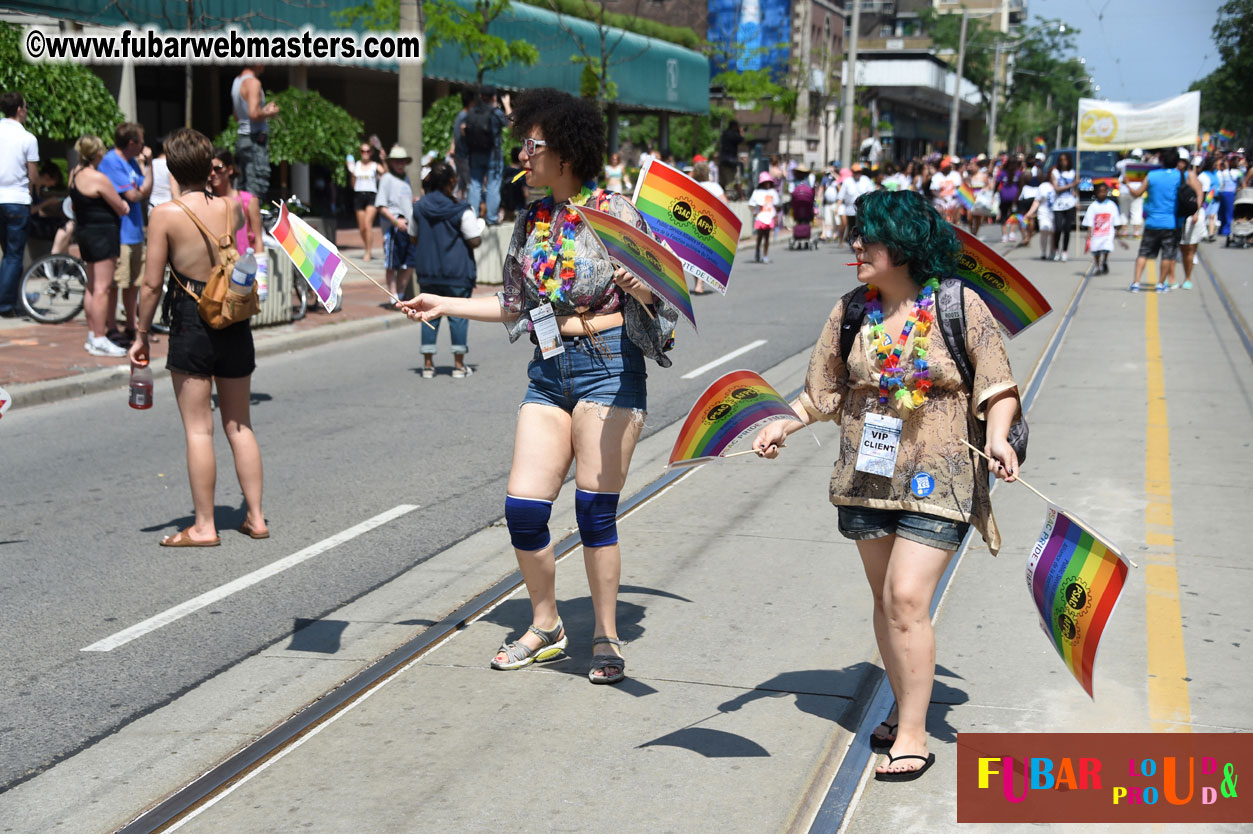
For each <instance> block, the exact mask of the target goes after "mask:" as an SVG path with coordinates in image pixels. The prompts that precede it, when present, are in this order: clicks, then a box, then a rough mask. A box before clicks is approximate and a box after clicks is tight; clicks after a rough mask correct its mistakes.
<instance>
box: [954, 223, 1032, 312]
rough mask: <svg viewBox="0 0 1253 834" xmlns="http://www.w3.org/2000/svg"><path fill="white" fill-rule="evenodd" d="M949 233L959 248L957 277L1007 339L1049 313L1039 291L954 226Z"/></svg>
mask: <svg viewBox="0 0 1253 834" xmlns="http://www.w3.org/2000/svg"><path fill="white" fill-rule="evenodd" d="M953 231H955V232H957V239H958V240H959V241H961V245H962V248H961V251H960V252H959V253H958V254H957V277H958V278H960V279H961V280H962V281H963V282H964V283H966V284H968V285H969V286H970V288H971V289H973V290H974V291H975V292H977V293H979V296H980V297H981V298H982V299H983V301H984V303H985V304H987V305H988V309H989V310H991V311H992V315H993V316H995V317H996V320H997V321H999V322H1000V323H1001V326H1002V327H1004V328H1005V330H1006V332H1007V333H1009V335H1010V336H1017V335H1018V334H1019V333H1021V332H1022V331H1023V330H1026V329H1027V328H1028V327H1030V326H1031V325H1033V324H1035V323H1036V322H1037V321H1039V320H1040V319H1042V318H1044V316H1046V315H1048V314H1049V313H1050V312H1052V310H1053V308H1052V306H1050V305H1049V303H1048V301H1047V300H1046V299H1045V298H1044V296H1043V295H1041V294H1040V291H1039V290H1037V289H1036V288H1035V287H1033V286H1032V285H1031V282H1030V281H1028V280H1027V279H1026V277H1025V276H1024V275H1023V274H1022V273H1021V272H1019V271H1018V270H1017V269H1014V267H1012V266H1010V264H1009V262H1008V261H1006V260H1005V259H1004V258H1002V257H1001V256H1000V255H998V254H996V253H995V252H993V251H992V250H991V249H990V248H989V247H988V246H987V244H985V243H983V242H981V241H980V240H978V239H977V238H976V237H975V236H974V235H972V234H970V233H969V232H967V231H966V230H964V229H959V228H957V227H956V226H954V227H953Z"/></svg>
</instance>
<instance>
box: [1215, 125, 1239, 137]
mask: <svg viewBox="0 0 1253 834" xmlns="http://www.w3.org/2000/svg"><path fill="white" fill-rule="evenodd" d="M1218 135H1219V136H1221V137H1223V138H1224V139H1235V138H1236V132H1235V131H1234V130H1228V129H1227V128H1223V129H1222V130H1220V131H1218Z"/></svg>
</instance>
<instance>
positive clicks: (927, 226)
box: [854, 191, 961, 286]
mask: <svg viewBox="0 0 1253 834" xmlns="http://www.w3.org/2000/svg"><path fill="white" fill-rule="evenodd" d="M856 206H857V216H856V218H855V220H854V222H855V224H856V229H857V231H858V233H860V235H861V236H862V239H863V240H865V241H866V242H867V243H882V244H883V245H885V246H887V248H888V252H889V253H890V254H891V255H892V263H894V264H897V265H898V266H899V265H904V264H909V277H910V278H912V279H913V280H914V283H916V284H918V285H919V286H922V285H923V284H925V283H926V282H927V281H929V280H930V279H931V278H939V279H941V280H943V279H944V278H947V277H948V276H950V275H953V274H954V273H955V272H956V271H957V264H956V262H955V258H956V257H957V253H958V251H959V250H960V249H961V244H960V243H959V242H958V240H957V234H956V233H955V232H954V231H953V227H952V226H950V225H949V224H948V223H946V222H944V218H943V217H941V216H940V213H939V212H938V211H936V210H935V209H934V208H932V206H931V204H930V203H928V202H927V201H926V200H925V199H923V197H922V196H921V195H919V194H918V193H916V192H914V191H870V192H867V193H865V194H863V195H861V196H860V197H858V198H857V202H856Z"/></svg>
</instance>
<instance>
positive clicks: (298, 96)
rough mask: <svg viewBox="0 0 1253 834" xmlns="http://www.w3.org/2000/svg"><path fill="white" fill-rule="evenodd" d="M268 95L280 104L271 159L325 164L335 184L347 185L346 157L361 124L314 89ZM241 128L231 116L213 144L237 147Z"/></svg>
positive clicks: (272, 130) (273, 125)
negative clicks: (236, 143) (236, 142)
mask: <svg viewBox="0 0 1253 834" xmlns="http://www.w3.org/2000/svg"><path fill="white" fill-rule="evenodd" d="M265 96H266V101H273V102H274V103H275V104H277V105H278V106H279V113H278V115H277V116H275V117H274V118H272V119H270V162H272V163H274V164H276V165H277V164H281V163H283V162H287V163H299V162H304V163H313V164H317V165H322V166H325V167H326V168H328V169H329V170H330V171H331V176H332V177H333V178H334V180H335V182H336V184H338V185H346V184H347V182H348V174H347V171H346V170H345V169H344V158H345V157H346V156H347V155H348V154H350V153H353V152H354V151H355V150H356V148H357V143H358V141H359V140H360V138H361V136H362V133H363V132H364V126H363V125H362V123H361V122H360V121H358V120H357V119H354V118H353V117H352V116H351V115H349V113H348V111H347V110H345V109H343V108H342V107H339V106H338V105H335V104H332V103H331V102H329V101H327V100H326V99H324V98H322V96H320V95H318V94H317V93H316V92H314V91H312V90H298V89H296V88H294V87H291V88H288V89H286V90H283V92H281V93H271V92H266V94H265ZM238 129H239V125H238V123H237V122H236V121H235V117H234V116H231V118H230V120H229V121H228V122H227V124H226V130H224V131H222V132H221V133H220V134H218V136H217V138H215V139H214V140H213V141H214V144H216V145H221V146H223V147H227V148H233V147H235V135H236V132H237V131H238Z"/></svg>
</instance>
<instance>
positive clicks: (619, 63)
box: [5, 0, 709, 114]
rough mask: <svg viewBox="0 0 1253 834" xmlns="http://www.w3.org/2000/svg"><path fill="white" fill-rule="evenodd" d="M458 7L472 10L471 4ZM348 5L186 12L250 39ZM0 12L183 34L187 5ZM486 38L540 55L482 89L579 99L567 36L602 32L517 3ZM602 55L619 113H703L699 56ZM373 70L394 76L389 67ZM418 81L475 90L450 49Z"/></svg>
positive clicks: (326, 23)
mask: <svg viewBox="0 0 1253 834" xmlns="http://www.w3.org/2000/svg"><path fill="white" fill-rule="evenodd" d="M456 2H458V3H460V4H461V5H463V6H470V5H471V0H456ZM354 5H357V3H355V2H351V0H327V1H326V2H322V0H192V2H191V9H192V13H193V16H194V18H195V21H196V26H197V27H203V28H205V29H219V28H222V27H224V26H236V27H238V28H240V29H244V30H253V31H267V30H274V29H291V30H293V31H295V30H299V29H303V28H304V27H306V26H307V27H311V28H313V29H315V30H318V31H324V32H332V31H336V30H337V27H336V26H335V24H334V19H333V18H332V14H333V12H335V11H336V10H338V9H343V8H346V7H349V6H354ZM5 6H6V8H9V9H12V10H15V11H23V12H29V13H31V14H38V15H44V16H48V17H54V18H61V19H67V20H75V21H79V22H82V23H91V24H96V25H101V26H124V25H128V24H129V25H132V26H158V27H162V28H169V29H177V28H186V26H187V12H188V3H187V2H177V3H175V2H169V1H168V0H119V2H115V3H107V4H106V3H101V2H100V0H8V1H7V2H6V3H5ZM339 31H342V30H339ZM490 31H491V33H492V34H494V35H499V36H500V37H503V38H512V39H521V40H526V41H529V42H530V43H532V44H534V45H535V48H536V49H537V50H539V53H540V58H539V62H538V63H536V64H535V65H534V66H530V67H519V66H517V65H514V66H511V67H506V68H505V69H503V70H499V71H497V72H491V73H487V74H486V75H485V76H484V81H485V82H487V83H491V84H495V85H496V86H498V87H503V88H506V89H515V90H516V89H523V88H526V87H556V88H557V89H559V90H565V91H566V92H569V93H573V94H574V95H578V94H579V82H580V76H581V73H582V64H579V63H575V62H574V61H572V60H571V59H572V58H573V57H574V56H576V55H579V54H580V52H579V48H578V46H577V45H576V44H575V43H574V42H573V40H572V38H571V34H573V36H574V37H575V38H578V40H579V41H580V42H582V43H583V44H586V48H587V50H588V52H589V54H594V55H599V53H600V32H599V30H598V27H597V26H596V25H595V24H594V23H592V22H590V21H587V20H582V19H578V18H573V17H569V16H565V15H562V16H560V22H559V17H558V15H557V14H556V13H555V12H552V11H550V10H548V9H542V8H539V7H536V6H529V5H525V4H523V3H517V2H515V3H514V4H513V6H512V7H511V8H510V10H509V11H507V12H505V13H504V14H502V15H501V16H500V17H499V18H497V19H496V20H495V21H494V22H493V23H492V25H491V29H490ZM606 49H608V50H612V53H611V58H610V66H609V79H610V80H611V81H613V82H614V83H615V84H617V86H618V96H617V102H618V104H620V105H621V106H622V107H624V108H626V109H644V110H659V111H670V112H678V113H696V114H704V113H708V112H709V60H708V59H707V58H706V57H705V56H704V55H702V54H701V53H699V52H695V51H693V50H690V49H684V48H683V47H681V46H678V45H676V44H673V43H669V42H668V41H662V40H657V39H655V38H649V37H645V36H643V35H637V34H635V33H634V32H626V31H624V30H622V29H613V28H611V29H609V30H608V32H607V37H606ZM374 66H378V67H379V68H381V69H390V70H392V71H395V69H396V67H395V65H394V64H393V65H391V66H390V67H389V66H387V65H385V64H377V65H374ZM423 73H424V75H426V76H428V77H430V78H438V79H443V80H446V81H456V82H461V83H473V82H474V80H475V78H476V77H477V67H475V66H474V65H473V64H472V63H471V62H470V60H469V59H468V58H462V57H461V54H460V51H459V50H458V48H457V47H456V45H445V46H443V47H441V48H440V49H437V50H435V51H434V52H433V53H432V54H430V55H429V56H428V57H427V60H426V62H425V64H424V66H423Z"/></svg>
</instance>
